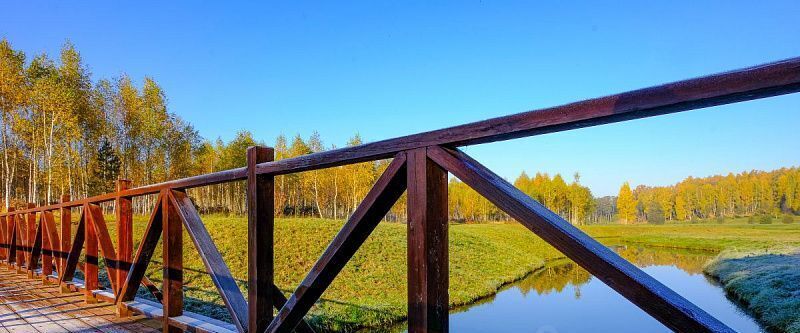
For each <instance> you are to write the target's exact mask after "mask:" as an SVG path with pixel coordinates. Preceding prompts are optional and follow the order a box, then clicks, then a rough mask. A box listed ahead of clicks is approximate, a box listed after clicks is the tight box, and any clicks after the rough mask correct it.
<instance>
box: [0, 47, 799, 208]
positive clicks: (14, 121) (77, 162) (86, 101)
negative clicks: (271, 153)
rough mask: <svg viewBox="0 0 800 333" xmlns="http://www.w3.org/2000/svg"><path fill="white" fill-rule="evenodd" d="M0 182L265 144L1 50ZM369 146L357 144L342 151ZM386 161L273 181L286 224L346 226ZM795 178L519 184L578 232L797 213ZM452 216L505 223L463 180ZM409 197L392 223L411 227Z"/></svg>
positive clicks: (305, 147) (141, 172)
mask: <svg viewBox="0 0 800 333" xmlns="http://www.w3.org/2000/svg"><path fill="white" fill-rule="evenodd" d="M0 78H1V79H0V111H2V117H0V121H2V124H1V127H0V139H2V142H0V144H1V145H0V150H2V160H0V178H1V179H2V190H3V194H2V198H0V199H2V201H3V205H4V207H5V208H6V209H8V208H9V207H11V206H17V207H19V206H23V205H25V204H26V203H35V204H37V205H43V204H50V203H55V202H57V201H58V200H59V198H60V196H61V195H63V194H69V195H70V196H71V197H72V198H73V199H77V198H84V197H88V196H93V195H97V194H101V193H106V192H111V191H113V190H114V182H115V180H117V179H129V180H131V181H132V183H133V185H134V186H142V185H147V184H153V183H158V182H163V181H167V180H171V179H176V178H182V177H188V176H193V175H199V174H206V173H211V172H216V171H222V170H227V169H232V168H237V167H242V166H244V165H245V164H246V157H245V156H246V154H245V152H246V149H247V147H250V146H254V145H262V146H265V145H268V144H265V143H264V142H263V141H258V140H256V139H255V138H254V137H253V135H252V133H250V132H247V131H241V132H239V133H237V135H236V136H235V137H234V138H233V139H232V140H230V141H228V142H224V141H223V140H221V139H217V140H213V141H212V140H207V139H204V138H203V137H201V136H200V135H199V134H198V133H197V131H196V130H195V129H194V127H193V126H192V125H191V124H189V123H188V122H186V121H184V120H183V119H181V118H180V117H179V116H178V115H176V114H174V113H172V112H169V111H168V107H167V104H168V103H167V102H168V101H167V98H166V94H165V92H164V91H163V89H162V88H161V87H160V86H159V85H158V83H157V82H156V81H155V80H154V79H152V78H150V77H145V78H143V80H142V83H141V85H136V84H135V83H134V80H133V79H132V78H130V77H128V76H127V75H121V76H119V77H115V78H102V79H98V80H93V78H92V77H91V72H90V70H89V69H88V67H87V66H86V65H85V64H84V62H83V60H82V58H81V55H80V53H79V52H78V51H77V50H76V48H75V47H74V45H72V44H70V43H65V44H64V45H63V47H62V48H61V52H60V54H59V56H58V58H57V59H53V58H51V57H50V56H48V55H47V54H38V55H35V56H34V57H33V58H31V59H28V58H27V57H26V55H25V54H24V53H23V52H22V51H18V50H15V49H13V47H12V46H11V44H10V43H9V42H8V41H7V40H5V39H3V40H0ZM361 143H362V139H361V138H360V136H358V135H354V136H353V137H351V138H350V139H349V141H348V142H347V143H346V145H347V146H355V145H359V144H361ZM268 146H272V147H274V148H275V158H276V159H278V160H280V159H286V158H292V157H297V156H301V155H306V154H311V153H317V152H322V151H325V150H329V149H336V148H337V147H336V145H333V144H330V145H326V144H325V143H324V142H323V140H322V138H321V137H320V135H319V133H317V132H314V133H313V134H312V135H311V136H310V137H308V138H303V137H301V136H300V135H295V136H294V137H291V138H288V137H286V136H284V135H280V136H278V137H277V138H276V140H275V142H274V144H272V145H268ZM387 165H388V162H387V161H376V162H367V163H359V164H353V165H347V166H339V167H333V168H328V169H324V170H314V171H308V172H303V173H297V174H290V175H281V176H277V177H276V178H275V207H276V214H277V215H278V216H287V217H320V218H333V219H343V218H346V217H347V216H349V215H350V214H351V213H352V212H353V211H354V210H355V208H356V207H357V205H358V204H359V203H360V201H361V199H362V198H363V197H364V196H365V195H366V193H367V192H368V191H369V189H370V188H371V186H372V184H373V183H374V182H375V181H376V180H377V178H378V177H379V175H380V174H381V172H382V171H383V170H384V169H385V168H386V167H387ZM798 182H800V174H798V169H796V168H791V169H781V170H776V171H772V172H761V171H752V172H746V173H741V174H738V175H733V174H729V175H727V176H713V177H707V178H691V177H690V178H687V179H686V180H684V181H682V182H680V183H678V184H676V185H674V186H666V187H647V186H639V187H637V188H635V189H633V190H632V189H631V188H630V186H629V185H628V184H627V183H625V184H624V185H623V186H622V187H621V189H620V193H619V195H618V196H617V197H602V198H595V197H594V196H593V195H592V192H591V191H590V190H589V188H588V187H586V186H583V185H582V184H581V183H580V175H579V174H577V173H576V174H574V175H573V179H572V180H571V181H570V182H567V181H565V180H564V178H563V177H562V176H561V175H560V174H555V175H553V176H550V175H548V174H546V173H536V174H535V175H534V176H533V177H530V176H529V175H528V174H527V173H525V172H522V173H521V174H520V175H519V176H518V177H517V178H516V179H515V180H514V185H515V186H516V187H517V188H519V189H520V190H521V191H523V192H524V193H526V194H527V195H529V196H530V197H532V198H534V199H536V200H537V201H539V202H541V203H542V204H544V205H545V206H547V207H548V208H549V209H551V210H553V211H555V212H556V213H558V214H559V215H561V216H563V217H564V218H566V219H567V220H569V221H571V222H572V223H574V224H589V223H591V224H596V223H610V222H616V221H619V222H622V223H633V222H639V221H656V222H657V221H660V220H661V219H663V220H667V221H672V220H692V219H705V218H714V217H719V216H722V217H731V216H747V215H755V214H778V213H781V212H786V213H793V214H797V213H798V212H800V185H798ZM448 187H449V197H448V200H449V205H450V215H451V216H450V218H451V220H454V221H462V222H482V221H496V220H508V219H509V217H508V216H507V215H506V214H505V213H503V212H502V211H500V210H499V209H498V208H497V207H495V206H494V205H493V204H491V203H490V202H489V201H488V200H486V199H485V198H483V197H482V196H481V195H479V194H478V193H477V192H475V191H474V190H472V189H470V188H469V187H468V186H467V185H466V184H464V183H462V182H460V181H459V180H458V179H455V178H453V179H451V180H450V182H449V185H448ZM244 193H245V184H244V183H243V182H233V183H226V184H218V185H213V186H206V187H201V188H196V189H191V190H190V195H191V196H192V198H193V199H194V200H195V203H196V204H197V205H198V207H199V209H200V210H201V211H202V212H204V213H226V214H244V213H245V211H246V202H245V195H244ZM154 199H155V198H154V197H153V196H148V197H143V198H137V199H135V200H134V209H135V211H136V212H137V213H147V212H149V210H150V209H151V208H152V204H153V201H154ZM405 207H406V206H405V195H404V196H403V197H402V198H401V199H400V200H399V202H398V203H397V204H396V205H395V206H394V207H393V208H392V210H391V212H390V213H389V215H388V216H387V219H388V220H392V221H405V217H406V211H405Z"/></svg>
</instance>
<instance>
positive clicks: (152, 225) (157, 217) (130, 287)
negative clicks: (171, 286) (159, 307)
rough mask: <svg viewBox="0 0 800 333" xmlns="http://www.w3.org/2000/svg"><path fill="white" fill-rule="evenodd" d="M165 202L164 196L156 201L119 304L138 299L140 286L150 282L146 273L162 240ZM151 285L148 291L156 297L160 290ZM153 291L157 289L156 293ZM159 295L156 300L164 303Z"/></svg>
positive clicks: (124, 284) (120, 294)
mask: <svg viewBox="0 0 800 333" xmlns="http://www.w3.org/2000/svg"><path fill="white" fill-rule="evenodd" d="M163 200H164V197H163V196H162V195H159V196H158V198H157V199H156V203H155V207H153V212H151V213H150V220H149V221H148V222H147V227H146V228H145V230H144V237H143V238H142V242H141V243H139V249H138V250H136V256H135V257H134V259H133V263H132V264H131V268H130V270H129V271H128V274H127V277H126V279H125V283H123V284H122V288H120V292H119V295H118V296H117V304H119V303H120V302H130V301H132V300H133V299H134V297H136V291H137V290H139V284H140V283H142V282H143V281H145V280H146V281H149V280H147V278H146V277H145V273H147V265H148V264H150V259H151V258H152V257H153V253H154V252H155V250H156V246H157V245H158V240H159V239H160V238H161V232H162V223H163V217H162V208H163V204H162V201H163ZM150 285H151V286H152V287H151V286H148V290H150V292H151V293H153V295H154V296H155V295H156V293H155V291H158V288H157V287H155V285H153V284H152V282H151V283H150ZM153 289H155V291H154V290H153ZM158 295H160V296H161V297H156V298H157V299H158V300H159V301H161V302H163V294H161V293H160V292H159V293H158Z"/></svg>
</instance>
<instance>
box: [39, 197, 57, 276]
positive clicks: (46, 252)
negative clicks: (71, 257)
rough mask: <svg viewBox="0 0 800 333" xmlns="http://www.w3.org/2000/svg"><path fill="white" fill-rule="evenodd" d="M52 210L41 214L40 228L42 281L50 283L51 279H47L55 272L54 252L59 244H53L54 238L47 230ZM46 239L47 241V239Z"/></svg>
mask: <svg viewBox="0 0 800 333" xmlns="http://www.w3.org/2000/svg"><path fill="white" fill-rule="evenodd" d="M52 216H53V215H52V212H50V211H42V212H41V213H40V215H39V228H40V229H41V232H42V252H41V253H42V283H43V284H48V283H49V280H48V279H47V277H48V276H50V275H51V274H53V257H52V254H53V253H54V251H55V249H56V248H57V247H58V246H57V245H55V246H54V245H51V242H52V240H50V234H49V233H48V230H47V219H48V218H51V217H52ZM45 239H46V241H45Z"/></svg>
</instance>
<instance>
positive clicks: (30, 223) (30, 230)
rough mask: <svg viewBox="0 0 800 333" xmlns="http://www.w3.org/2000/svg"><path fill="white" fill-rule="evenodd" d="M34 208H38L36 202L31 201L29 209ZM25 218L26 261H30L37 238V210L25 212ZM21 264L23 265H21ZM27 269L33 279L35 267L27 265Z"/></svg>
mask: <svg viewBox="0 0 800 333" xmlns="http://www.w3.org/2000/svg"><path fill="white" fill-rule="evenodd" d="M32 208H36V204H35V203H33V202H29V203H28V209H32ZM25 219H26V223H25V225H26V229H25V232H26V233H27V235H26V236H25V255H26V257H25V263H28V261H29V259H30V258H31V257H32V256H33V242H34V241H35V239H36V212H29V213H27V214H25ZM21 266H22V265H20V267H21ZM25 271H26V272H27V273H28V278H29V279H33V268H32V267H25Z"/></svg>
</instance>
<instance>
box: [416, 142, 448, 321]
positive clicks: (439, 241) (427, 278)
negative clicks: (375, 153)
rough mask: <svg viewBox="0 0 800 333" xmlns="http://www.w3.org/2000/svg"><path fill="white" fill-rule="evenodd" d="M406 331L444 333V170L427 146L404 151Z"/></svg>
mask: <svg viewBox="0 0 800 333" xmlns="http://www.w3.org/2000/svg"><path fill="white" fill-rule="evenodd" d="M406 156H407V170H408V190H407V191H408V192H407V193H408V203H407V209H408V331H409V332H411V333H417V332H447V331H448V329H449V327H448V326H449V324H448V292H447V288H448V283H449V276H448V274H449V271H448V267H449V266H448V260H449V259H448V244H447V239H448V238H447V229H448V225H447V222H448V221H447V171H445V170H444V169H443V168H442V167H440V166H439V165H438V164H436V163H434V162H433V161H431V160H430V159H429V158H428V155H427V149H426V148H419V149H414V150H411V151H409V152H408V153H407V155H406Z"/></svg>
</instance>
